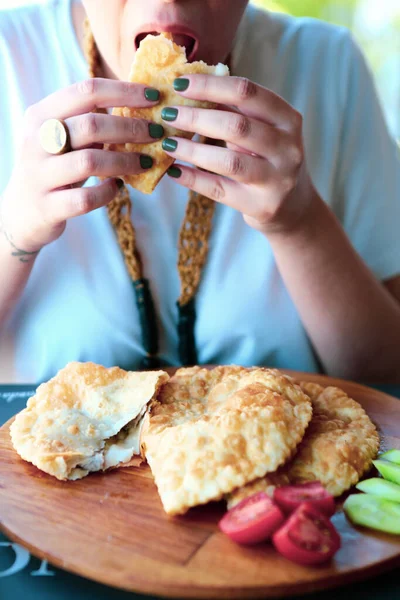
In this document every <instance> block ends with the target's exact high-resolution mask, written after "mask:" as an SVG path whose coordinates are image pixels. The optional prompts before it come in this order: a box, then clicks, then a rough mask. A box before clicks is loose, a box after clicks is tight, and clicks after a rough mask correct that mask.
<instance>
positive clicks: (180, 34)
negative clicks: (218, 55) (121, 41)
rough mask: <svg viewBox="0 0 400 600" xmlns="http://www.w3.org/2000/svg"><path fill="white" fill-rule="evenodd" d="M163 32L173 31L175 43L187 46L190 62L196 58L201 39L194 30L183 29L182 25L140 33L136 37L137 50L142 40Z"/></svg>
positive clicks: (187, 56)
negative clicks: (199, 39)
mask: <svg viewBox="0 0 400 600" xmlns="http://www.w3.org/2000/svg"><path fill="white" fill-rule="evenodd" d="M162 32H165V33H167V32H169V33H171V35H172V38H173V41H174V43H175V44H177V45H178V46H183V47H184V48H185V50H186V58H187V60H188V62H192V61H193V60H194V58H195V56H196V53H197V50H198V47H199V41H198V39H197V37H196V36H195V34H194V33H193V32H191V31H190V32H189V31H188V30H182V28H180V27H174V26H169V27H167V26H166V27H160V28H157V29H149V30H147V31H143V32H141V33H138V34H137V35H136V37H135V50H138V48H139V46H140V44H141V42H142V41H143V40H144V38H145V37H146V36H148V35H159V34H160V33H162Z"/></svg>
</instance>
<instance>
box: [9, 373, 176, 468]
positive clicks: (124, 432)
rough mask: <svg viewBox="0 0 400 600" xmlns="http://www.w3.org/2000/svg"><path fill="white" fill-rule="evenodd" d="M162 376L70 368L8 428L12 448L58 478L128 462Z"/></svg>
mask: <svg viewBox="0 0 400 600" xmlns="http://www.w3.org/2000/svg"><path fill="white" fill-rule="evenodd" d="M168 379H169V376H168V375H167V373H165V372H164V371H153V372H144V373H134V372H127V371H123V370H122V369H119V368H118V367H112V368H110V369H107V368H105V367H102V366H99V365H95V364H93V363H78V362H72V363H69V364H68V365H67V366H66V367H65V368H64V369H62V370H61V371H59V373H58V374H57V375H56V376H55V377H54V378H53V379H51V380H50V381H48V382H47V383H44V384H42V385H40V386H39V387H38V389H37V391H36V394H35V395H34V396H33V397H32V398H30V399H29V400H28V403H27V407H26V408H25V409H24V410H23V411H21V412H20V413H19V414H18V415H17V416H16V418H15V421H14V422H13V423H12V425H11V439H12V443H13V445H14V448H15V449H16V451H17V452H18V454H19V455H20V456H21V457H22V458H23V459H24V460H27V461H29V462H31V463H33V464H34V465H35V466H36V467H38V468H39V469H41V470H42V471H45V472H46V473H49V474H50V475H54V477H57V479H81V478H82V477H85V476H86V475H87V474H88V473H89V472H92V471H102V470H105V469H108V468H111V467H115V466H118V465H120V463H127V462H129V461H130V460H131V459H132V456H133V455H135V454H139V445H140V442H139V436H140V424H141V420H142V417H143V415H144V413H145V411H146V409H147V405H148V403H149V402H150V401H151V400H152V398H153V397H154V395H155V394H156V392H157V390H158V389H159V387H160V385H161V384H162V383H163V382H165V381H167V380H168Z"/></svg>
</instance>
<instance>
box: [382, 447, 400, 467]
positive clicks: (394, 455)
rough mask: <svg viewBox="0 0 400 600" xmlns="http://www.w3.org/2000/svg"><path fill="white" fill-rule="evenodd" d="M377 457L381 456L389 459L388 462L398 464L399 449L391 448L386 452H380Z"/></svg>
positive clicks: (399, 457)
mask: <svg viewBox="0 0 400 600" xmlns="http://www.w3.org/2000/svg"><path fill="white" fill-rule="evenodd" d="M379 458H383V460H389V461H390V462H393V463H396V464H397V465H400V450H397V449H396V448H393V449H392V450H388V451H387V452H384V453H383V454H381V455H380V456H379Z"/></svg>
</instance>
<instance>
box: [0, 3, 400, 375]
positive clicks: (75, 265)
mask: <svg viewBox="0 0 400 600" xmlns="http://www.w3.org/2000/svg"><path fill="white" fill-rule="evenodd" d="M233 56H234V59H233V72H234V74H236V75H242V76H246V77H249V78H250V79H252V80H253V81H255V82H258V83H260V84H262V85H264V86H266V87H268V88H270V89H272V90H274V91H275V92H277V93H278V94H280V95H281V96H283V97H284V98H285V99H286V100H287V101H288V102H289V103H290V104H292V105H293V106H294V107H295V108H296V109H297V110H299V111H300V112H301V113H302V114H303V116H304V138H305V148H306V156H307V162H308V167H309V169H310V172H311V175H312V178H313V181H314V183H315V185H316V188H317V189H318V191H319V193H320V195H321V197H322V198H323V199H324V201H325V202H326V203H327V204H328V205H329V206H330V207H331V208H332V210H333V211H334V213H335V214H336V215H337V216H338V218H339V219H340V221H341V223H342V224H343V226H344V228H345V230H346V232H347V234H348V236H349V238H350V240H351V242H352V243H353V245H354V247H355V248H356V249H357V251H358V252H359V253H360V255H361V256H362V257H363V259H364V261H365V262H366V263H367V264H368V266H369V267H370V268H371V269H372V271H373V272H374V273H375V274H376V276H377V277H378V278H379V279H386V278H390V277H392V276H394V275H396V274H398V273H400V235H399V224H400V168H399V166H400V165H399V159H398V153H397V148H396V145H395V142H394V141H393V140H392V139H391V138H390V136H389V134H388V131H387V128H386V126H385V123H384V119H383V116H382V112H381V109H380V107H379V105H378V101H377V96H376V93H375V90H374V87H373V84H372V80H371V76H370V73H369V71H368V69H367V67H366V65H365V61H364V59H363V57H362V56H361V54H360V52H359V50H358V48H357V47H356V45H355V44H354V42H353V41H352V39H351V37H350V35H349V33H348V32H347V30H345V29H342V28H337V27H333V26H330V25H327V24H324V23H321V22H317V21H314V20H311V19H294V18H291V17H288V16H283V15H278V14H267V13H265V12H261V11H258V10H256V9H255V8H254V7H248V9H247V11H246V13H245V16H244V19H243V21H242V23H241V25H240V28H239V31H238V35H237V39H236V42H235V50H234V54H233ZM0 73H1V93H0V131H1V136H0V154H1V162H0V192H1V191H2V190H3V189H4V187H5V186H6V184H7V181H8V179H9V177H10V173H11V169H12V166H13V159H14V155H15V149H16V142H17V138H16V135H15V134H16V131H17V130H18V126H19V124H20V122H21V116H22V114H23V112H24V110H25V109H26V107H28V106H29V105H31V104H32V103H35V102H37V101H38V100H40V99H41V98H43V97H45V96H46V95H48V94H50V93H52V92H53V91H55V90H57V89H59V88H63V87H65V86H68V85H69V84H71V83H73V82H74V81H77V80H80V79H84V78H86V77H87V66H86V63H85V60H84V57H83V55H82V52H81V49H80V46H79V44H78V41H77V39H76V36H75V33H74V29H73V25H72V19H71V0H48V1H47V2H45V3H44V4H43V5H40V6H39V5H38V6H34V7H30V8H24V9H17V10H14V11H9V12H5V13H2V14H1V13H0ZM55 116H57V115H55ZM132 199H133V211H132V218H133V221H134V223H135V227H136V231H137V242H138V247H139V249H140V252H141V255H142V259H143V265H144V273H145V276H146V277H148V278H149V279H150V281H151V288H152V291H153V295H154V299H155V303H156V309H157V314H158V318H159V321H160V323H159V325H160V327H159V328H160V347H161V356H162V358H163V359H164V360H165V361H166V362H168V363H170V364H172V365H176V364H178V362H179V361H178V352H177V342H178V338H177V310H176V300H177V298H178V296H179V279H178V272H177V267H176V264H177V240H178V232H179V228H180V224H181V222H182V219H183V216H184V211H185V206H186V203H187V191H186V190H184V189H183V188H181V187H180V186H179V185H178V184H177V183H176V182H174V181H173V180H170V179H169V178H164V179H163V180H162V182H161V184H160V185H159V186H158V187H157V189H156V191H155V192H154V193H153V194H152V196H150V197H149V196H144V195H142V194H140V193H138V192H137V191H135V190H133V191H132ZM6 277H7V273H2V274H0V280H1V279H3V278H6ZM196 310H197V321H196V329H195V334H196V343H197V349H198V355H199V362H200V363H222V364H227V363H237V364H242V365H254V364H260V365H268V366H277V367H285V368H292V369H298V370H302V371H316V370H318V363H317V360H316V358H315V355H314V352H313V349H312V346H311V343H310V341H309V338H308V337H307V334H306V332H305V330H304V327H303V325H302V322H301V320H300V318H299V315H298V313H297V310H296V307H295V306H294V304H293V302H292V300H291V298H290V297H289V294H288V292H287V290H286V288H285V286H284V284H283V282H282V279H281V277H280V274H279V271H278V270H277V267H276V264H275V262H274V257H273V254H272V252H271V249H270V246H269V243H268V241H267V240H266V239H265V237H263V236H262V235H261V234H260V233H258V232H256V231H254V230H252V229H251V228H250V227H248V226H247V225H246V224H245V223H244V221H243V219H242V216H241V215H240V214H239V213H238V212H235V211H234V210H232V209H230V208H227V207H225V206H221V205H218V206H217V208H216V214H215V218H214V226H213V231H212V235H211V240H210V251H209V256H208V261H207V264H206V266H205V268H204V272H203V276H202V281H201V285H200V289H199V291H198V293H197V297H196ZM323 318H324V316H323V315H321V319H323ZM143 354H144V353H143V349H142V347H141V343H140V328H139V322H138V314H137V308H136V304H135V296H134V291H133V286H132V282H131V280H130V278H129V275H128V273H127V271H126V268H125V265H124V260H123V257H122V255H121V252H120V249H119V247H118V244H117V242H116V238H115V234H114V232H113V229H112V227H111V225H110V224H109V221H108V219H107V212H106V209H99V210H97V211H95V212H93V213H91V214H89V215H86V216H83V217H79V218H76V219H73V220H71V221H70V222H69V224H68V226H67V229H66V231H65V233H64V234H63V235H62V237H61V238H60V239H59V240H58V241H56V242H54V243H53V244H51V245H50V246H48V247H47V248H45V249H44V250H42V251H41V252H40V254H39V256H38V258H37V260H36V263H35V265H34V268H33V272H32V275H31V277H30V279H29V282H28V285H27V286H26V289H25V291H24V293H23V294H22V296H21V298H20V300H19V301H18V302H17V304H16V306H15V310H14V312H13V315H12V317H11V319H10V321H9V324H8V325H7V327H6V330H5V331H4V332H3V334H2V335H1V336H0V361H1V362H0V364H1V379H0V381H19V382H25V381H29V382H40V381H43V380H45V379H47V378H49V377H51V376H53V375H54V374H55V373H56V371H57V370H58V369H60V368H61V367H63V366H64V365H65V364H66V363H67V362H68V361H70V360H93V361H95V362H98V363H101V364H104V365H106V366H109V365H120V366H121V367H124V368H135V367H136V366H138V365H139V363H140V360H141V358H142V357H143Z"/></svg>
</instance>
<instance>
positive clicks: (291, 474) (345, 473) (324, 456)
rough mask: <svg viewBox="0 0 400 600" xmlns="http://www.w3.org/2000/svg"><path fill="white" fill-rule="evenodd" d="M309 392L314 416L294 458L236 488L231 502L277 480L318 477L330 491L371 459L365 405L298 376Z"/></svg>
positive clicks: (346, 484)
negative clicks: (271, 471) (272, 472)
mask: <svg viewBox="0 0 400 600" xmlns="http://www.w3.org/2000/svg"><path fill="white" fill-rule="evenodd" d="M300 386H301V388H302V390H303V391H304V392H305V393H306V394H308V396H309V397H310V398H311V401H312V406H313V417H312V420H311V423H310V424H309V426H308V429H307V431H306V433H305V436H304V439H303V441H302V442H301V444H300V445H299V446H298V450H297V453H296V454H295V456H294V458H293V459H292V460H290V461H289V462H288V463H286V464H285V465H284V466H283V467H281V468H280V469H279V470H278V471H277V472H276V473H274V474H271V475H268V476H267V477H264V478H262V479H259V480H257V481H254V482H252V483H250V484H248V485H246V486H245V487H242V488H240V489H238V490H235V491H234V492H233V493H232V494H230V496H229V497H228V507H229V508H231V507H232V506H234V505H235V504H237V503H238V502H240V501H241V500H243V499H244V498H247V496H251V495H252V494H254V493H256V492H260V491H265V492H266V493H267V494H269V495H272V493H273V490H274V488H275V487H277V486H282V485H287V484H289V483H291V484H293V483H302V482H306V481H316V480H319V481H320V482H321V483H322V485H323V486H324V487H325V488H326V489H327V490H328V492H330V493H331V494H333V495H334V496H340V495H341V494H342V493H343V492H344V491H346V490H347V489H349V488H350V487H351V486H353V485H355V484H356V483H357V482H358V481H359V479H360V478H361V477H362V475H363V474H364V473H365V472H366V471H368V469H369V468H370V467H371V465H372V460H373V459H374V458H375V457H376V455H377V452H378V449H379V435H378V433H377V431H376V428H375V425H374V424H373V423H372V422H371V420H370V419H369V417H368V415H367V414H366V412H365V410H364V409H363V408H362V407H361V405H360V404H358V402H355V401H354V400H352V399H351V398H349V397H348V396H347V394H346V393H345V392H344V391H343V390H341V389H339V388H337V387H327V388H323V387H322V386H320V385H318V384H316V383H306V382H301V383H300Z"/></svg>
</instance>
